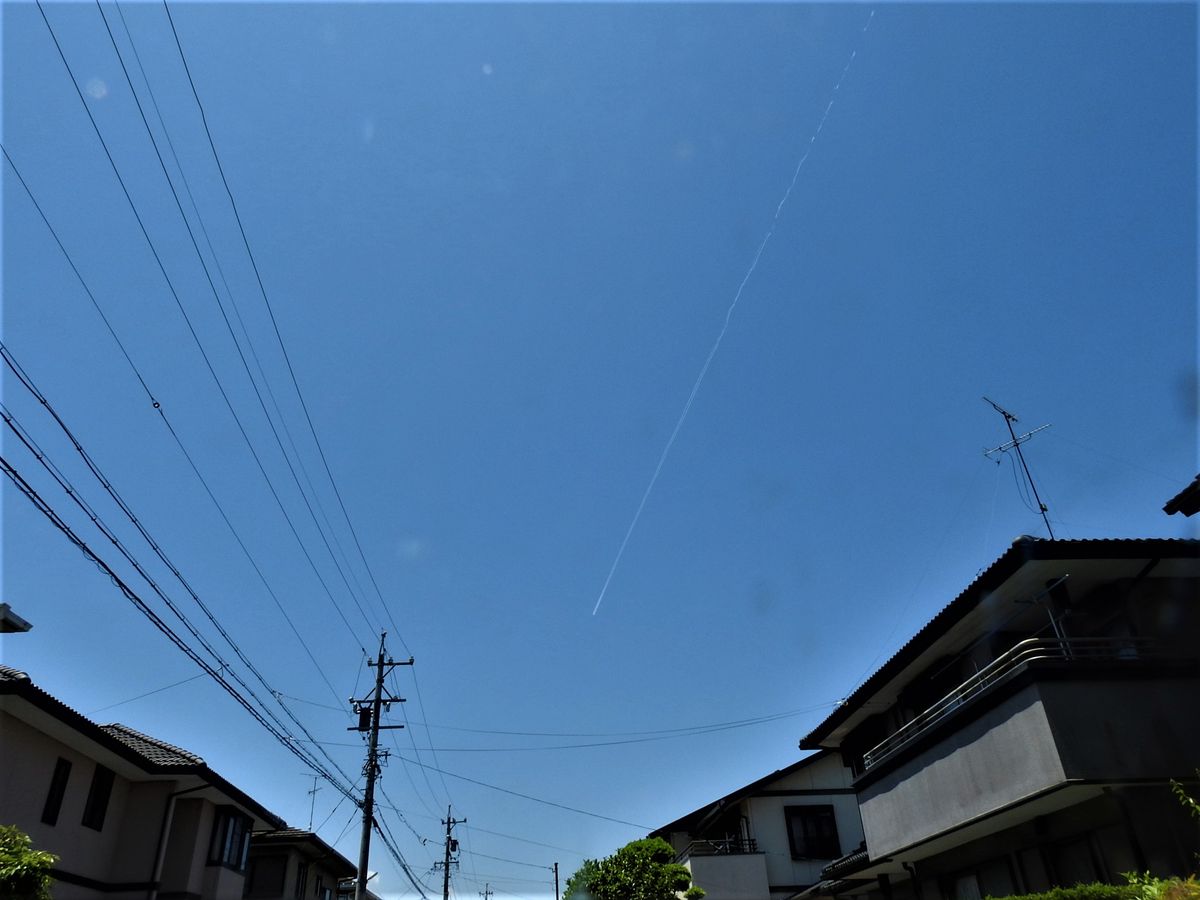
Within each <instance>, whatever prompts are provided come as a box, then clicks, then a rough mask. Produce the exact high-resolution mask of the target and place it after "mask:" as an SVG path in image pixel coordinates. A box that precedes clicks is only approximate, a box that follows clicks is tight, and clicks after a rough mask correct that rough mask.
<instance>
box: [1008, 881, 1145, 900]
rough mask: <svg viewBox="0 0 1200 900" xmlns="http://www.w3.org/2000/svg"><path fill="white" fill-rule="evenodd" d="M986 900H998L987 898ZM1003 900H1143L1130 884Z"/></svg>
mask: <svg viewBox="0 0 1200 900" xmlns="http://www.w3.org/2000/svg"><path fill="white" fill-rule="evenodd" d="M987 900H999V898H994V897H988V898H987ZM1003 900H1143V898H1141V897H1140V896H1139V895H1138V893H1137V889H1136V888H1135V887H1134V886H1133V885H1131V884H1102V883H1100V882H1093V883H1091V884H1077V885H1075V886H1074V887H1056V888H1051V889H1050V890H1048V891H1043V892H1042V893H1040V894H1015V895H1013V896H1011V897H1006V898H1003Z"/></svg>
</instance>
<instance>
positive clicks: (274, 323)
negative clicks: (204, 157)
mask: <svg viewBox="0 0 1200 900" xmlns="http://www.w3.org/2000/svg"><path fill="white" fill-rule="evenodd" d="M163 10H164V11H165V12H166V14H167V21H168V22H169V23H170V26H171V34H172V35H173V36H174V38H175V46H176V48H177V49H178V50H179V59H180V62H182V63H183V69H184V72H185V74H186V75H187V80H188V84H189V85H190V87H191V89H192V96H193V97H194V98H195V100H196V108H197V109H198V110H199V112H200V119H201V122H202V123H203V125H204V134H205V136H206V137H207V138H208V145H209V148H210V149H211V150H212V154H213V160H214V161H215V162H216V164H217V171H218V172H219V173H220V175H221V183H222V184H223V185H224V187H225V193H226V195H227V196H228V197H229V206H230V209H231V210H232V211H233V216H234V219H236V221H237V225H238V232H239V233H240V234H241V237H242V244H243V245H244V246H245V248H246V255H247V257H248V258H249V260H250V265H251V268H252V269H253V270H254V277H255V279H256V281H257V282H258V288H259V291H260V293H261V294H262V298H263V304H264V306H265V307H266V309H267V313H268V316H269V317H270V320H271V327H272V328H273V330H274V332H275V338H276V340H277V341H278V343H279V349H280V351H281V352H282V354H283V359H284V362H285V363H286V364H287V370H288V375H289V376H290V378H291V382H292V387H293V388H294V389H295V391H296V397H297V398H298V399H299V401H300V407H301V409H303V411H304V418H305V421H306V422H307V423H308V428H309V432H310V433H311V434H312V438H313V444H314V445H315V446H316V448H317V452H318V454H319V455H320V458H321V463H322V465H323V466H324V467H325V474H326V475H327V476H328V478H329V483H330V485H331V486H332V487H333V492H334V495H335V496H336V497H337V501H338V505H339V506H340V507H341V510H342V515H343V516H344V517H345V519H346V525H347V526H348V528H349V530H350V534H351V536H352V537H353V538H354V545H355V547H356V548H357V549H358V553H359V556H360V558H361V559H362V562H363V567H364V568H365V570H366V572H367V575H368V576H369V577H370V580H371V584H372V585H373V586H374V588H375V593H376V595H377V596H378V597H379V602H380V604H381V605H382V607H383V610H384V612H385V613H386V614H387V617H388V620H389V622H390V623H391V625H392V628H393V633H394V634H395V635H396V638H397V640H399V641H400V645H401V647H403V648H404V651H405V652H406V653H408V654H409V655H410V656H411V655H412V651H411V650H410V649H409V648H408V645H407V643H406V642H405V640H404V637H403V634H402V633H401V631H400V628H399V626H398V625H397V624H396V620H395V618H394V617H393V616H392V612H391V608H390V607H389V606H388V603H387V601H386V600H385V599H384V596H383V592H382V591H381V590H380V588H379V582H378V581H377V580H376V578H375V573H374V572H373V571H372V570H371V566H370V563H369V562H368V561H367V556H366V553H365V552H364V551H363V547H362V542H361V541H360V540H359V537H358V532H357V531H356V530H355V528H354V523H353V521H351V519H350V513H349V512H348V510H347V509H346V503H345V501H344V500H343V498H342V492H341V491H340V490H339V489H338V486H337V481H336V479H335V478H334V477H333V471H332V469H331V467H330V465H329V460H328V458H327V457H326V455H325V449H324V447H323V446H322V445H321V441H320V438H319V437H318V436H317V429H316V425H315V424H314V423H313V419H312V414H311V413H310V411H309V408H308V403H307V402H306V401H305V399H304V392H303V391H301V390H300V382H299V379H297V377H296V370H295V367H294V366H293V365H292V359H291V355H290V354H289V353H288V350H287V345H286V344H285V343H284V340H283V334H282V333H281V332H280V330H279V321H278V320H277V319H276V317H275V310H274V308H273V307H272V305H271V301H270V299H269V298H268V296H267V289H266V285H265V284H264V282H263V278H262V272H261V271H260V270H259V267H258V261H257V260H256V259H255V257H254V251H253V250H251V248H250V239H249V237H248V236H247V235H246V228H245V224H244V223H243V222H242V217H241V213H239V212H238V208H237V201H236V200H235V199H234V196H233V189H232V188H231V187H230V185H229V179H228V178H227V177H226V174H225V167H224V166H223V165H222V164H221V157H220V154H219V153H218V152H217V145H216V141H215V140H214V139H213V135H212V130H211V129H210V128H209V125H208V116H207V115H206V113H205V111H204V104H203V103H202V102H201V100H200V92H199V91H198V90H197V88H196V82H195V80H194V79H193V77H192V70H191V67H190V66H189V65H188V62H187V55H186V54H185V53H184V51H183V42H182V41H181V40H180V37H179V32H178V30H177V29H176V27H175V19H174V17H173V16H172V15H171V7H170V5H169V4H168V3H167V0H163Z"/></svg>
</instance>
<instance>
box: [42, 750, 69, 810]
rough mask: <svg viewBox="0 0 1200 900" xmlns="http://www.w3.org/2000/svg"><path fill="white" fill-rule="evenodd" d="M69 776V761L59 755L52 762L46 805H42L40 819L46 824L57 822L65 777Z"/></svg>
mask: <svg viewBox="0 0 1200 900" xmlns="http://www.w3.org/2000/svg"><path fill="white" fill-rule="evenodd" d="M70 777H71V763H70V762H69V761H68V760H65V759H63V758H62V757H61V756H60V757H59V758H58V762H56V763H55V764H54V774H53V775H52V776H50V790H49V791H48V792H47V793H46V805H45V806H43V807H42V821H43V822H45V823H46V824H47V825H57V824H58V812H59V810H61V809H62V802H63V796H64V795H65V794H66V793H67V779H68V778H70Z"/></svg>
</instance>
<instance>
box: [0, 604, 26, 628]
mask: <svg viewBox="0 0 1200 900" xmlns="http://www.w3.org/2000/svg"><path fill="white" fill-rule="evenodd" d="M32 627H33V626H32V625H30V624H29V623H28V622H26V621H25V620H24V619H22V618H21V617H20V616H18V615H17V614H16V613H15V612H13V611H12V607H11V606H9V605H8V604H7V603H0V634H12V633H14V632H18V631H28V630H29V629H30V628H32Z"/></svg>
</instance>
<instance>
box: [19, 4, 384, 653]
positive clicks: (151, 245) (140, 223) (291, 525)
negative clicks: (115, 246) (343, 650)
mask: <svg viewBox="0 0 1200 900" xmlns="http://www.w3.org/2000/svg"><path fill="white" fill-rule="evenodd" d="M35 2H36V3H37V7H38V11H39V12H40V13H41V16H42V21H43V22H45V24H46V29H47V30H48V31H49V32H50V37H51V39H52V40H53V42H54V46H55V48H56V49H57V50H58V55H59V58H60V59H61V60H62V63H63V67H64V68H65V69H66V71H67V76H68V78H69V79H70V81H71V86H72V87H73V88H74V89H75V95H76V96H77V97H78V98H79V102H80V104H81V105H82V106H83V109H84V112H85V113H86V114H87V117H88V121H89V122H91V124H92V129H93V131H95V133H96V137H97V138H98V139H99V141H100V146H101V147H102V148H103V149H104V154H105V156H106V157H107V158H108V162H109V165H110V166H111V167H112V170H113V174H114V175H115V176H116V178H117V182H118V184H120V186H121V190H122V192H123V193H124V195H125V199H126V201H127V202H128V203H129V208H130V210H132V212H133V215H134V218H135V219H136V220H137V223H138V227H139V228H140V229H141V232H142V236H143V237H144V238H145V240H146V243H147V245H148V246H149V248H150V252H151V254H152V255H153V256H154V260H155V262H156V263H157V264H158V269H159V271H160V272H161V273H162V276H163V279H164V280H165V281H166V283H167V287H168V289H169V291H170V293H171V296H172V298H173V299H174V301H175V305H176V307H177V308H178V309H179V311H180V313H181V314H182V316H183V319H184V322H185V323H186V324H187V327H188V331H189V333H190V334H191V336H192V340H193V341H194V342H195V344H196V347H197V349H198V350H199V351H200V355H201V357H202V358H203V360H204V363H205V366H206V367H207V369H208V372H209V374H210V375H211V376H212V379H213V381H214V383H215V384H216V386H217V390H218V391H219V392H220V394H221V397H222V399H223V400H224V401H225V405H226V407H227V408H228V409H229V412H230V414H231V415H232V416H233V419H234V422H235V423H236V424H237V427H238V430H239V431H240V432H241V434H242V438H243V440H244V441H245V442H246V446H247V447H248V448H249V450H250V454H251V456H253V457H254V461H255V462H256V463H257V465H258V468H259V471H260V472H261V473H262V475H263V478H264V479H265V480H266V482H267V487H268V488H269V489H270V491H271V495H272V496H273V497H274V498H275V502H276V503H277V504H278V505H279V508H280V511H281V512H282V513H283V516H284V520H285V521H286V522H287V524H288V527H289V529H290V530H291V532H292V534H293V536H294V537H295V539H296V541H297V543H298V544H299V545H300V549H301V552H302V553H303V554H304V557H305V558H306V559H307V560H308V563H309V565H310V566H311V567H312V570H313V573H314V574H315V575H316V576H317V580H318V581H319V582H320V583H321V586H322V587H323V588H324V589H325V593H326V595H327V596H328V597H329V601H330V603H331V604H332V605H333V607H334V609H335V610H336V612H337V614H338V616H339V617H340V618H341V619H342V622H343V623H344V624H345V626H346V628H347V629H348V630H349V631H350V633H351V635H352V636H353V637H354V639H355V641H357V642H358V643H360V644H361V643H362V641H361V640H360V639H359V637H358V635H357V634H356V633H355V632H354V629H353V627H352V626H351V625H350V622H349V620H348V619H347V618H346V616H345V613H343V612H342V610H341V607H339V606H338V605H337V602H336V601H335V600H334V599H333V594H332V592H331V591H330V590H329V586H328V585H327V584H326V583H325V579H324V578H323V577H322V576H321V573H320V571H319V570H318V569H317V566H316V563H315V562H314V561H313V559H312V556H311V555H310V554H309V552H308V549H307V548H306V547H305V546H304V542H303V541H302V540H301V539H300V534H299V532H298V531H297V530H296V526H295V524H294V523H293V522H292V520H291V517H290V516H289V515H288V513H287V510H286V508H285V507H284V505H283V500H282V499H281V498H280V497H279V494H278V493H277V492H276V490H275V486H274V484H273V483H272V482H271V479H270V477H269V476H268V475H267V471H266V468H265V467H264V466H263V463H262V460H261V459H260V458H259V456H258V453H257V451H255V449H254V445H253V443H252V442H251V441H250V436H249V434H248V433H247V432H246V429H245V427H244V425H243V424H242V421H241V418H240V417H239V416H238V414H237V412H236V410H234V408H233V403H232V401H231V400H230V398H229V395H228V393H227V392H226V390H225V387H224V385H223V384H222V383H221V379H220V378H219V377H218V376H217V373H216V370H215V369H214V368H213V365H212V361H211V360H210V359H209V356H208V353H207V352H206V351H205V349H204V345H203V344H202V343H201V341H200V337H199V335H198V334H197V333H196V329H195V327H194V325H193V324H192V320H191V317H189V316H188V314H187V310H186V309H185V308H184V306H183V302H182V301H181V300H180V297H179V293H178V291H177V290H176V289H175V284H174V282H172V281H171V277H170V275H168V274H167V270H166V267H165V265H164V264H163V261H162V258H161V256H159V253H158V250H157V248H156V247H155V246H154V241H153V240H151V238H150V233H149V231H148V230H147V229H146V225H145V222H144V221H143V220H142V217H141V214H140V213H139V212H138V210H137V205H136V204H135V203H134V202H133V197H132V195H131V194H130V193H129V188H128V187H127V186H126V184H125V179H124V178H123V177H122V176H121V172H120V169H119V168H118V167H117V163H116V160H115V159H114V158H113V155H112V152H111V151H110V150H109V147H108V143H107V141H105V139H104V135H103V133H102V132H101V131H100V126H99V125H98V124H97V122H96V119H95V116H93V115H92V111H91V108H90V107H89V106H88V104H87V101H86V100H85V99H84V96H83V91H82V90H80V87H79V82H78V81H77V80H76V78H75V73H74V72H73V71H72V70H71V65H70V63H69V62H68V61H67V57H66V53H65V52H64V51H63V48H62V45H61V44H60V43H59V40H58V35H57V34H55V31H54V28H53V26H52V25H51V24H50V19H49V18H48V17H47V16H46V10H45V8H44V7H43V5H42V0H35Z"/></svg>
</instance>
